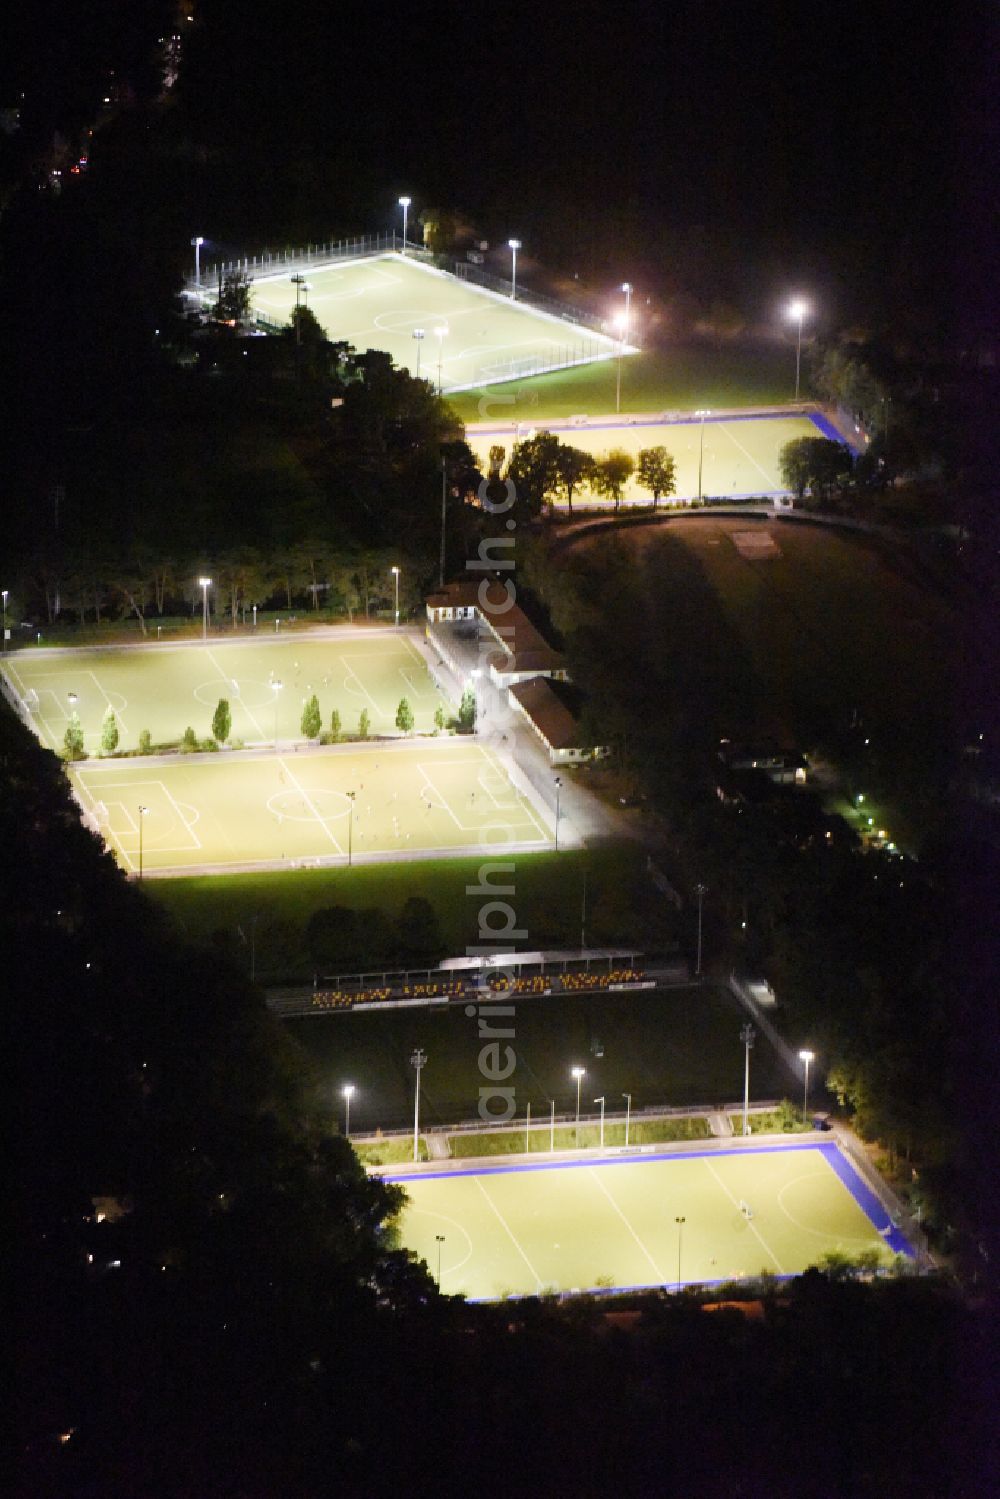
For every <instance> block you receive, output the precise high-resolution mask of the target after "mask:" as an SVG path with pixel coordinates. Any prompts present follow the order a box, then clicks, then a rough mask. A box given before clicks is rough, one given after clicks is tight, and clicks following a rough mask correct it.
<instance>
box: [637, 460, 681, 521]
mask: <svg viewBox="0 0 1000 1499" xmlns="http://www.w3.org/2000/svg"><path fill="white" fill-rule="evenodd" d="M635 476H636V478H637V479H638V481H639V483H640V484H641V485H642V487H643V489H648V490H649V492H650V494H651V495H652V496H653V509H654V510H655V509H656V507H657V505H658V504H659V502H660V496H661V495H669V494H674V493H675V492H676V490H677V464H676V462H675V461H674V457H673V454H671V453H668V452H667V450H666V448H663V447H659V448H643V449H642V451H641V452H640V454H639V461H638V462H637V464H636V467H635Z"/></svg>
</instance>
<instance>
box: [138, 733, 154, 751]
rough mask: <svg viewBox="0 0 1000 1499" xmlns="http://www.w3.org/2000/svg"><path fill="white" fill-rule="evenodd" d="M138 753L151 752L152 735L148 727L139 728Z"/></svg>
mask: <svg viewBox="0 0 1000 1499" xmlns="http://www.w3.org/2000/svg"><path fill="white" fill-rule="evenodd" d="M139 753H140V755H151V754H152V753H153V736H152V734H151V733H150V732H149V730H148V729H140V730H139Z"/></svg>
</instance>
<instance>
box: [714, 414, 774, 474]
mask: <svg viewBox="0 0 1000 1499" xmlns="http://www.w3.org/2000/svg"><path fill="white" fill-rule="evenodd" d="M719 427H720V429H721V430H722V431H723V432H725V434H726V436H727V437H728V438H729V441H730V442H732V443H735V444H736V446H737V447H738V448H739V450H740V452H741V453H744V454H745V455H746V457H747V458H749V459H750V462H751V463H752V464H753V466H754V468H755V469H756V470H757V472H758V473H759V474H760V475H761V476H762V478H763V479H764V480H765V482H766V483H767V484H768V486H769V487H770V488H771V489H774V488H776V487H780V486H776V485H775V482H774V475H773V474H769V473H768V472H767V470H766V469H765V468H762V467H761V465H760V464H759V463H758V462H757V460H756V458H755V457H754V456H753V454H752V453H751V452H750V451H749V449H747V448H745V447H744V446H743V444H742V443H741V442H740V440H739V438H737V437H734V436H733V434H732V433H731V432H730V430H729V428H728V427H727V425H726V423H725V422H720V423H719Z"/></svg>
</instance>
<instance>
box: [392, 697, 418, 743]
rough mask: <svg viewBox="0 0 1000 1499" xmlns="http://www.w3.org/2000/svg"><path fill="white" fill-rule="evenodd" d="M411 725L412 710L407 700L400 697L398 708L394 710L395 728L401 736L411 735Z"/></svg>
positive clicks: (412, 721) (412, 722) (412, 723)
mask: <svg viewBox="0 0 1000 1499" xmlns="http://www.w3.org/2000/svg"><path fill="white" fill-rule="evenodd" d="M413 725H414V718H413V709H412V708H411V707H410V702H409V699H408V698H405V697H401V698H400V700H399V707H398V708H397V709H396V728H397V729H398V730H399V731H400V733H401V734H412V732H413Z"/></svg>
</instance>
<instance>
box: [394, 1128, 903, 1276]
mask: <svg viewBox="0 0 1000 1499" xmlns="http://www.w3.org/2000/svg"><path fill="white" fill-rule="evenodd" d="M384 1175H385V1176H386V1179H387V1180H390V1181H397V1182H401V1183H402V1184H403V1185H404V1186H405V1187H406V1191H407V1194H408V1201H407V1204H406V1206H405V1207H404V1209H403V1211H402V1214H401V1216H400V1222H399V1232H400V1239H401V1242H402V1243H403V1244H405V1245H406V1247H407V1248H408V1249H412V1250H414V1251H415V1253H416V1254H417V1255H419V1256H420V1257H421V1258H422V1259H424V1260H426V1262H427V1264H428V1266H429V1267H430V1269H431V1271H432V1272H433V1273H436V1269H437V1255H438V1249H440V1251H441V1288H442V1290H443V1291H444V1292H445V1293H450V1294H457V1293H461V1294H463V1295H466V1296H469V1297H471V1298H474V1299H477V1300H496V1299H499V1298H501V1297H504V1296H511V1295H514V1296H533V1295H537V1294H539V1293H543V1292H551V1291H555V1292H567V1291H586V1290H594V1289H598V1288H609V1287H615V1288H617V1289H619V1290H624V1289H630V1288H636V1289H638V1288H643V1287H650V1286H676V1285H678V1284H679V1285H710V1284H713V1283H719V1282H726V1281H732V1280H740V1279H742V1278H745V1277H751V1276H756V1275H759V1274H761V1273H762V1272H766V1273H768V1274H770V1275H775V1276H790V1275H797V1274H800V1273H801V1272H802V1271H803V1270H805V1269H807V1268H808V1267H809V1266H810V1265H813V1264H815V1263H816V1262H817V1261H818V1260H819V1259H821V1258H822V1256H823V1255H824V1254H826V1253H828V1252H830V1251H835V1250H839V1251H842V1252H844V1253H847V1254H851V1255H854V1254H857V1253H859V1252H860V1251H862V1250H871V1249H875V1250H878V1251H879V1253H880V1254H881V1255H882V1256H883V1258H884V1259H885V1261H886V1262H887V1263H888V1261H889V1260H890V1258H891V1255H892V1253H893V1252H902V1253H912V1251H911V1250H910V1247H909V1245H908V1244H907V1243H906V1241H905V1239H904V1238H903V1237H902V1235H901V1234H900V1232H899V1230H898V1229H896V1228H894V1227H893V1226H892V1224H891V1223H890V1221H889V1218H888V1214H887V1212H886V1210H885V1208H884V1207H883V1206H882V1205H881V1203H880V1202H879V1201H878V1199H877V1197H876V1196H875V1194H874V1193H873V1192H872V1191H871V1190H870V1189H869V1188H868V1187H867V1186H866V1185H865V1184H864V1183H863V1182H862V1180H861V1178H860V1177H859V1176H858V1175H857V1173H856V1172H855V1171H854V1169H853V1167H852V1166H851V1165H850V1164H849V1163H848V1161H847V1160H846V1158H845V1157H844V1156H843V1155H842V1154H841V1152H840V1150H839V1149H838V1147H837V1146H836V1145H835V1144H831V1143H824V1144H821V1145H814V1144H803V1145H785V1144H782V1145H775V1146H764V1147H762V1148H761V1147H758V1148H754V1149H734V1148H722V1149H695V1150H688V1151H684V1152H678V1153H672V1154H669V1155H668V1154H660V1155H655V1154H651V1155H646V1156H642V1157H636V1156H631V1157H619V1158H616V1159H611V1160H609V1159H607V1158H606V1157H604V1158H598V1159H595V1160H593V1161H586V1160H578V1161H572V1162H554V1163H552V1164H547V1165H544V1166H542V1165H521V1166H506V1167H495V1168H481V1169H479V1170H476V1171H454V1170H450V1171H429V1172H428V1171H424V1172H422V1173H420V1174H418V1173H416V1172H413V1173H412V1174H408V1173H406V1172H400V1171H392V1172H386V1173H384ZM744 1206H746V1207H747V1208H748V1209H749V1213H747V1212H744ZM678 1218H682V1219H683V1220H684V1221H683V1223H681V1224H679V1223H678V1221H677V1220H678ZM880 1230H886V1232H885V1233H882V1232H880ZM439 1236H441V1239H442V1240H443V1242H441V1243H439Z"/></svg>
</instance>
